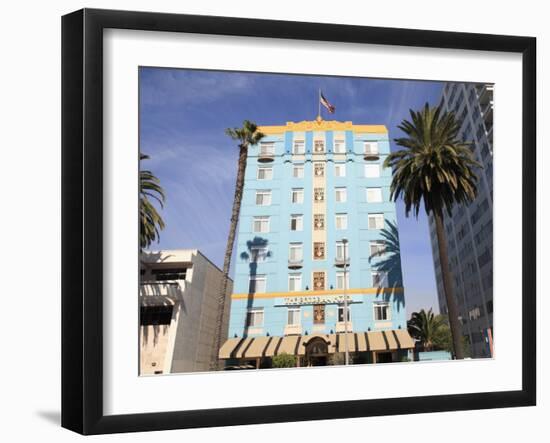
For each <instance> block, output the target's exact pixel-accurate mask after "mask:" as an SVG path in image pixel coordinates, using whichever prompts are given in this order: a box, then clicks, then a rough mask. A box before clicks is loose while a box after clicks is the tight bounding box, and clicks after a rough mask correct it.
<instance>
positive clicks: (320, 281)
mask: <svg viewBox="0 0 550 443" xmlns="http://www.w3.org/2000/svg"><path fill="white" fill-rule="evenodd" d="M313 290H314V291H324V290H325V273H324V272H314V273H313Z"/></svg>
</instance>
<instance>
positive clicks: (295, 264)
mask: <svg viewBox="0 0 550 443" xmlns="http://www.w3.org/2000/svg"><path fill="white" fill-rule="evenodd" d="M303 265H304V260H303V259H301V258H289V259H288V267H289V269H300V268H301V267H302V266H303Z"/></svg>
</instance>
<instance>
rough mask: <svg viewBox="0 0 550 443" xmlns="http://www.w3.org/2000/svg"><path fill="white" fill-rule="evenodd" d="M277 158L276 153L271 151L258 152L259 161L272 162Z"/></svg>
mask: <svg viewBox="0 0 550 443" xmlns="http://www.w3.org/2000/svg"><path fill="white" fill-rule="evenodd" d="M274 159H275V154H274V153H273V152H270V151H264V152H261V151H260V153H259V154H258V161H259V162H260V163H269V162H272V161H273V160H274Z"/></svg>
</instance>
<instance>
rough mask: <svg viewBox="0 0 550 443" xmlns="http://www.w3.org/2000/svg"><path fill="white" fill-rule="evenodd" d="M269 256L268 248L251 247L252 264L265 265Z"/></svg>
mask: <svg viewBox="0 0 550 443" xmlns="http://www.w3.org/2000/svg"><path fill="white" fill-rule="evenodd" d="M268 256H269V250H268V249H267V246H251V247H250V262H251V263H263V262H265V261H266V260H267V257H268Z"/></svg>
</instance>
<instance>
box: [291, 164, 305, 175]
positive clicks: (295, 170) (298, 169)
mask: <svg viewBox="0 0 550 443" xmlns="http://www.w3.org/2000/svg"><path fill="white" fill-rule="evenodd" d="M292 177H294V178H304V165H294V166H293V167H292Z"/></svg>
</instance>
